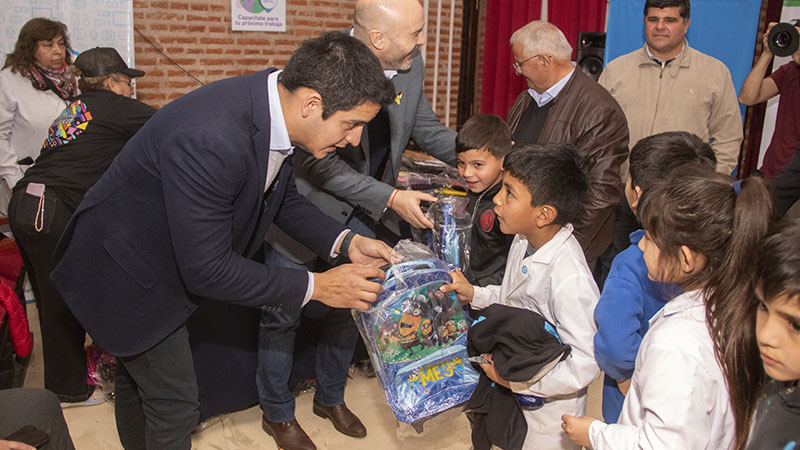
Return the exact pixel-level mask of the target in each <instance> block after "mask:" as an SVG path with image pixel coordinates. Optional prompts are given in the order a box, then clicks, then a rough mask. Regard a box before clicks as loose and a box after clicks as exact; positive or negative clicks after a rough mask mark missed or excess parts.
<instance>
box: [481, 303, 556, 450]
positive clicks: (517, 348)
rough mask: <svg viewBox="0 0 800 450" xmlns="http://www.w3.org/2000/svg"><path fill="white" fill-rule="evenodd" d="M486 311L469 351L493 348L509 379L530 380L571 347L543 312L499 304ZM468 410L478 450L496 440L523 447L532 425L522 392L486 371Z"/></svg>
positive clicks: (507, 448)
mask: <svg viewBox="0 0 800 450" xmlns="http://www.w3.org/2000/svg"><path fill="white" fill-rule="evenodd" d="M481 314H482V315H483V316H484V317H485V319H483V320H480V321H479V322H476V323H475V324H473V325H472V328H471V329H470V330H469V334H468V336H467V353H468V354H469V355H470V356H475V355H480V354H482V353H491V354H492V360H493V361H494V366H495V368H496V369H497V373H498V374H499V375H500V376H501V377H503V378H504V379H505V380H508V381H514V382H523V381H528V380H530V379H532V378H534V377H535V376H536V375H537V374H539V372H540V371H542V369H543V368H544V367H545V366H547V365H548V363H552V362H553V361H560V360H561V359H563V358H566V357H567V355H569V352H570V350H571V349H570V347H569V346H568V345H565V344H562V343H561V341H560V340H559V339H558V338H557V337H556V336H554V335H553V334H551V333H550V332H548V331H547V329H546V324H547V321H546V320H545V319H544V317H542V316H541V315H540V314H538V313H535V312H533V311H530V310H527V309H522V308H515V307H512V306H506V305H501V304H494V305H491V306H489V307H487V308H484V309H482V310H481ZM540 375H541V374H540ZM465 409H466V411H467V417H468V418H469V421H470V425H471V426H472V445H473V446H474V448H475V450H488V449H490V448H491V446H492V444H494V445H497V446H499V447H500V448H503V449H505V450H515V449H521V448H522V444H523V443H524V442H525V435H526V434H527V432H528V425H527V423H526V422H525V417H524V416H523V415H522V409H521V408H520V406H519V403H518V402H517V394H515V393H513V392H511V391H510V390H509V389H506V388H505V387H503V386H500V385H497V384H495V383H493V382H492V380H490V379H489V378H488V377H487V376H486V374H484V373H481V378H480V380H479V381H478V387H477V388H476V389H475V392H474V393H473V394H472V397H470V399H469V400H468V401H467V405H466V407H465Z"/></svg>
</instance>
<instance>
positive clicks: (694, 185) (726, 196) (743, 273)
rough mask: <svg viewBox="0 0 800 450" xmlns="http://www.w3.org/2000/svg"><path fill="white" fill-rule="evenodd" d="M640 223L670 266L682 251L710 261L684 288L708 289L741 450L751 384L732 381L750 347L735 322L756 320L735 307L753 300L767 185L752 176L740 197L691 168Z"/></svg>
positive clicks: (768, 220)
mask: <svg viewBox="0 0 800 450" xmlns="http://www.w3.org/2000/svg"><path fill="white" fill-rule="evenodd" d="M737 183H739V182H737ZM639 218H640V220H641V223H642V225H643V226H644V229H645V230H646V231H647V233H648V237H649V238H650V239H652V240H653V241H654V242H655V244H656V245H657V246H658V248H659V251H660V255H659V260H660V261H663V262H664V263H665V264H664V266H666V267H675V266H676V265H677V261H678V258H679V254H680V248H681V246H687V247H688V248H689V249H691V250H692V251H694V252H696V253H699V254H701V255H703V257H704V258H705V266H704V267H703V268H702V269H701V270H699V271H698V272H697V273H694V274H692V275H690V278H689V279H688V280H683V281H682V284H684V285H686V286H694V287H702V289H703V291H704V296H705V299H706V319H707V322H708V326H709V329H710V334H711V337H712V339H713V340H714V350H715V352H716V355H717V359H718V360H719V362H720V365H721V366H722V369H723V373H724V374H725V378H726V380H727V382H728V383H727V384H728V390H729V392H730V395H731V404H732V406H733V412H734V418H735V424H736V443H737V444H736V445H737V448H739V447H742V446H744V444H745V443H746V441H747V433H748V429H749V425H748V423H749V420H750V416H751V415H752V409H749V408H748V407H747V406H746V405H748V404H749V402H748V399H750V398H751V396H752V395H753V385H752V384H750V383H744V384H740V383H734V382H732V381H731V380H733V379H736V375H737V374H739V373H741V365H742V350H741V349H743V348H748V346H751V345H752V343H751V344H748V343H747V342H744V341H743V338H742V336H741V334H740V331H741V330H737V329H736V328H737V327H736V326H733V324H743V323H748V322H747V321H748V320H750V321H754V320H755V319H754V317H755V316H753V315H752V314H750V315H748V314H749V313H748V312H747V311H745V310H744V309H745V308H739V307H732V305H742V304H744V302H746V301H748V298H749V297H750V292H751V289H750V287H751V280H752V277H753V271H752V270H750V269H749V267H750V264H752V261H753V258H755V256H756V252H757V249H758V246H759V243H760V241H761V239H762V238H763V237H764V236H765V235H766V234H767V232H768V230H769V228H770V225H771V224H772V222H773V206H772V193H771V192H770V188H769V185H768V184H767V182H766V181H764V180H763V179H762V178H752V177H751V178H747V179H745V180H743V181H741V189H740V191H739V193H738V195H737V193H736V188H735V187H734V184H733V182H732V180H731V179H730V178H729V177H726V176H724V175H721V174H717V173H714V172H713V171H711V170H710V169H707V168H704V167H701V166H697V165H691V166H688V167H685V168H682V169H681V170H676V171H673V172H672V173H671V174H670V176H669V177H667V178H666V179H665V180H663V181H661V182H659V183H657V184H655V185H653V186H652V188H651V189H650V190H649V191H645V192H644V193H643V195H642V200H641V203H640V204H639ZM750 301H752V300H750ZM756 354H757V353H756Z"/></svg>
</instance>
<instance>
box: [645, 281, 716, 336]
mask: <svg viewBox="0 0 800 450" xmlns="http://www.w3.org/2000/svg"><path fill="white" fill-rule="evenodd" d="M695 308H697V309H696V311H690V310H692V309H695ZM684 311H686V312H687V313H688V314H689V315H690V317H692V318H694V319H696V320H700V321H703V320H705V312H706V308H705V303H704V300H703V291H702V289H695V290H693V291H688V292H684V293H683V294H681V295H679V296H677V297H675V298H673V299H672V300H670V301H668V302H667V303H666V304H665V305H664V307H663V308H662V309H661V311H659V312H658V313H657V314H656V315H655V316H653V318H652V319H650V327H651V328H652V327H653V325H654V324H655V323H656V322H658V321H659V320H661V319H663V318H664V317H669V316H671V315H674V314H678V313H681V312H684Z"/></svg>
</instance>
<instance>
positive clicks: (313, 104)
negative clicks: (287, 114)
mask: <svg viewBox="0 0 800 450" xmlns="http://www.w3.org/2000/svg"><path fill="white" fill-rule="evenodd" d="M316 110H319V112H320V114H321V113H322V96H320V95H319V92H317V91H315V90H313V89H308V88H306V89H304V92H303V103H302V105H301V111H300V112H301V113H302V115H303V118H304V119H305V118H307V117H309V116H310V115H311V114H312V113H313V112H314V111H316Z"/></svg>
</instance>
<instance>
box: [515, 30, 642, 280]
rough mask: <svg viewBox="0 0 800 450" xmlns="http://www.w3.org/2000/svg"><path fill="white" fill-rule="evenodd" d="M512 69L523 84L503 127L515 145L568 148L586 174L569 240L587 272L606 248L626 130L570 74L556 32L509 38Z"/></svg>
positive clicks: (616, 110)
mask: <svg viewBox="0 0 800 450" xmlns="http://www.w3.org/2000/svg"><path fill="white" fill-rule="evenodd" d="M511 51H512V53H513V54H514V59H515V62H514V64H513V67H514V70H515V71H516V73H517V74H518V75H522V76H524V77H525V80H526V81H527V82H528V87H529V89H528V90H527V91H525V92H522V93H521V94H520V95H519V96H518V97H517V100H516V102H515V103H514V106H512V107H511V111H510V112H509V113H508V123H509V125H510V126H511V130H512V132H513V134H514V141H515V145H516V146H522V145H528V144H549V143H570V144H573V145H574V146H575V147H576V148H577V149H578V152H579V153H580V154H581V156H583V158H584V159H585V161H586V164H587V171H588V173H589V191H588V192H587V193H586V198H585V199H584V202H583V205H584V214H583V216H582V218H581V219H580V220H578V222H577V223H575V224H573V225H574V226H575V236H576V237H577V238H578V241H579V242H580V243H581V246H582V247H583V251H584V254H585V255H586V260H587V261H588V262H589V264H590V266H593V265H594V262H595V261H596V260H597V258H598V257H599V256H600V255H601V254H602V253H603V251H604V250H605V249H606V247H608V244H609V243H610V242H611V236H612V232H613V227H614V209H615V207H616V205H617V203H619V199H620V195H621V194H622V183H621V182H620V177H619V173H620V166H621V164H622V163H623V161H625V159H626V158H627V156H628V124H627V122H626V120H625V115H624V114H623V112H622V109H621V108H620V107H619V104H617V102H616V100H614V98H613V97H611V95H610V94H609V93H608V92H607V91H606V90H605V89H603V88H602V87H601V86H600V85H599V84H597V83H596V82H595V81H594V80H592V79H591V78H589V77H588V76H586V75H584V73H583V72H582V71H581V70H580V69H577V70H576V69H575V67H574V66H573V65H572V63H571V61H570V57H571V56H572V47H571V46H570V45H569V42H567V39H566V38H565V37H564V34H563V33H562V32H561V30H559V29H558V28H557V27H556V26H554V25H552V24H550V23H547V22H543V21H534V22H531V23H529V24H527V25H525V26H524V27H522V28H520V29H519V30H517V31H516V32H515V33H514V34H513V35H512V36H511Z"/></svg>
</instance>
